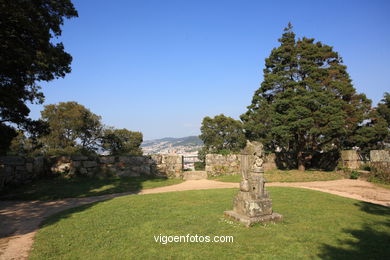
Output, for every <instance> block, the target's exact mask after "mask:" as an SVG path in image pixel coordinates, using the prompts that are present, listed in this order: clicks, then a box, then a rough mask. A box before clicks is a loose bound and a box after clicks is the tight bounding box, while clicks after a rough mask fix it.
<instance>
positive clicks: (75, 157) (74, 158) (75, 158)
mask: <svg viewBox="0 0 390 260" xmlns="http://www.w3.org/2000/svg"><path fill="white" fill-rule="evenodd" d="M70 158H71V159H72V161H86V160H88V157H87V156H85V155H72V156H71V157H70Z"/></svg>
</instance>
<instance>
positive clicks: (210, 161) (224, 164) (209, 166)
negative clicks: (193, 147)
mask: <svg viewBox="0 0 390 260" xmlns="http://www.w3.org/2000/svg"><path fill="white" fill-rule="evenodd" d="M240 156H241V155H240V154H229V155H222V154H207V155H206V168H205V170H206V172H207V175H208V176H220V175H236V174H240V158H241V157H240ZM275 159H276V156H275V154H274V153H272V154H268V155H266V156H265V157H264V164H263V168H264V170H265V171H268V170H272V169H276V168H277V167H276V163H275Z"/></svg>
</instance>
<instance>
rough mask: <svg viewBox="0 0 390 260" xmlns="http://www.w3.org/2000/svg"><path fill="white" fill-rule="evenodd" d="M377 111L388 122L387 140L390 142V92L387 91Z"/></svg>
mask: <svg viewBox="0 0 390 260" xmlns="http://www.w3.org/2000/svg"><path fill="white" fill-rule="evenodd" d="M377 112H378V114H379V116H380V117H381V118H383V119H384V120H385V121H386V123H387V139H386V140H385V141H387V142H388V143H390V93H387V92H386V93H385V94H384V97H383V99H382V100H381V102H380V103H379V104H378V107H377Z"/></svg>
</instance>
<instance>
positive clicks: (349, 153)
mask: <svg viewBox="0 0 390 260" xmlns="http://www.w3.org/2000/svg"><path fill="white" fill-rule="evenodd" d="M341 160H342V161H359V160H361V159H360V156H359V153H358V152H357V151H355V150H344V151H341Z"/></svg>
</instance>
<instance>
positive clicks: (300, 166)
mask: <svg viewBox="0 0 390 260" xmlns="http://www.w3.org/2000/svg"><path fill="white" fill-rule="evenodd" d="M297 157H298V158H297V159H298V170H299V171H305V156H304V154H303V152H301V151H299V152H298V156H297Z"/></svg>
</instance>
